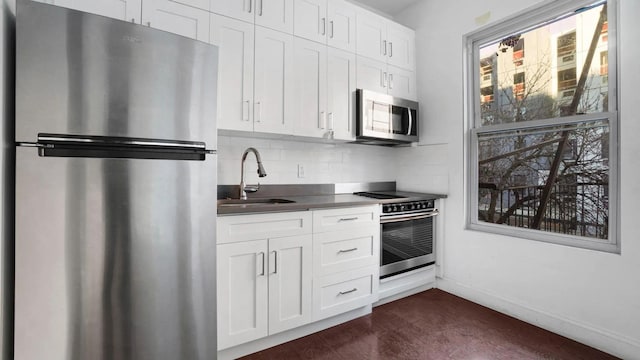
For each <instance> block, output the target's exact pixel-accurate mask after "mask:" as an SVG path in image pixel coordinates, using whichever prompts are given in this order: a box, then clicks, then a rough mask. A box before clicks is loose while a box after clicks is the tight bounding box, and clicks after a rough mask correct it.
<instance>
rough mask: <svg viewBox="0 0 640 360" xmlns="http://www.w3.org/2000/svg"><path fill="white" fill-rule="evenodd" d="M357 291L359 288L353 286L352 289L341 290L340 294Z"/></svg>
mask: <svg viewBox="0 0 640 360" xmlns="http://www.w3.org/2000/svg"><path fill="white" fill-rule="evenodd" d="M356 291H358V288H353V289H351V290H347V291H340V292H339V293H338V295H347V294H350V293H352V292H356Z"/></svg>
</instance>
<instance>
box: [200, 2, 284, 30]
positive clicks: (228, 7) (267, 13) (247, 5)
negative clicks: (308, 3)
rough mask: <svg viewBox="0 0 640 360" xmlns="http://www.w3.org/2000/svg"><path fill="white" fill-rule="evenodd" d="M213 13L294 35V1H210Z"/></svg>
mask: <svg viewBox="0 0 640 360" xmlns="http://www.w3.org/2000/svg"><path fill="white" fill-rule="evenodd" d="M210 1H211V2H210V6H211V11H212V12H214V13H217V14H220V15H225V16H229V17H232V18H235V19H239V20H243V21H247V22H250V23H255V24H256V25H260V26H264V27H267V28H270V29H273V30H278V31H282V32H286V33H288V34H292V33H293V0H210Z"/></svg>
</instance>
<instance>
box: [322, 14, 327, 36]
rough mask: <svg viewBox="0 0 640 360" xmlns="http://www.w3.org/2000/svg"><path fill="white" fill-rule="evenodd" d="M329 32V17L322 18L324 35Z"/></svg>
mask: <svg viewBox="0 0 640 360" xmlns="http://www.w3.org/2000/svg"><path fill="white" fill-rule="evenodd" d="M326 34H327V18H322V35H326Z"/></svg>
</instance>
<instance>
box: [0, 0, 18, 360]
mask: <svg viewBox="0 0 640 360" xmlns="http://www.w3.org/2000/svg"><path fill="white" fill-rule="evenodd" d="M14 14H15V0H2V2H1V7H0V69H1V71H0V109H1V110H0V114H1V116H2V125H0V139H1V140H0V141H2V144H1V145H0V178H1V179H2V185H1V187H0V207H1V208H2V216H0V284H1V285H0V358H2V359H10V358H11V357H10V356H9V354H7V348H6V346H5V345H6V344H7V341H8V340H10V339H11V338H7V336H8V335H9V334H10V332H9V331H7V330H8V329H7V328H6V326H7V325H8V324H6V322H7V321H8V319H9V318H11V317H10V316H7V313H6V310H7V306H9V304H10V303H11V302H10V301H9V302H7V300H6V294H7V293H6V291H7V285H8V284H7V279H6V278H7V277H8V276H9V274H8V273H7V271H6V270H7V269H5V267H6V260H5V256H7V253H8V252H10V251H9V249H11V247H12V246H11V245H10V244H11V243H12V242H13V241H12V238H11V236H12V230H11V229H12V228H13V226H12V225H11V224H10V222H11V220H12V219H13V217H12V216H10V215H8V214H9V213H10V212H11V211H12V209H11V208H12V204H13V203H12V202H11V201H10V199H12V198H13V194H12V193H11V192H7V191H8V189H7V187H8V186H12V184H13V181H12V180H10V179H11V177H12V175H11V173H12V170H11V168H12V165H13V160H12V157H13V156H12V154H13V150H10V149H11V148H12V147H13V142H12V141H11V139H12V138H13V134H12V133H13V126H12V125H11V124H13V61H12V60H11V59H12V58H13V34H14V26H15V19H14V17H15V15H14ZM9 132H11V133H9ZM9 273H10V272H9ZM9 309H10V307H9Z"/></svg>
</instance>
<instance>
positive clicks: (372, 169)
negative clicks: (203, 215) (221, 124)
mask: <svg viewBox="0 0 640 360" xmlns="http://www.w3.org/2000/svg"><path fill="white" fill-rule="evenodd" d="M248 147H254V148H256V149H258V151H259V152H260V155H261V157H262V163H263V165H264V168H265V170H266V172H267V176H266V177H264V178H258V175H257V173H256V170H257V166H256V160H255V157H254V156H253V154H249V156H248V158H247V161H246V162H245V177H246V178H245V181H246V183H247V184H255V183H258V182H260V183H261V184H331V183H348V182H376V181H396V182H397V185H398V189H402V190H409V191H421V192H433V193H445V194H446V193H447V192H448V190H449V189H448V185H449V178H448V173H447V170H448V167H447V161H448V160H447V156H446V154H447V145H446V144H440V145H428V146H412V147H383V146H371V145H360V144H345V143H341V144H329V143H316V142H307V141H303V140H288V139H287V140H279V139H263V138H247V137H236V136H229V135H224V136H223V135H220V136H218V184H220V185H237V184H238V183H240V160H241V158H242V153H243V152H244V150H245V149H246V148H248ZM300 166H301V167H302V168H303V169H302V172H303V173H301V174H300V176H299V170H298V168H299V167H300Z"/></svg>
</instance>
